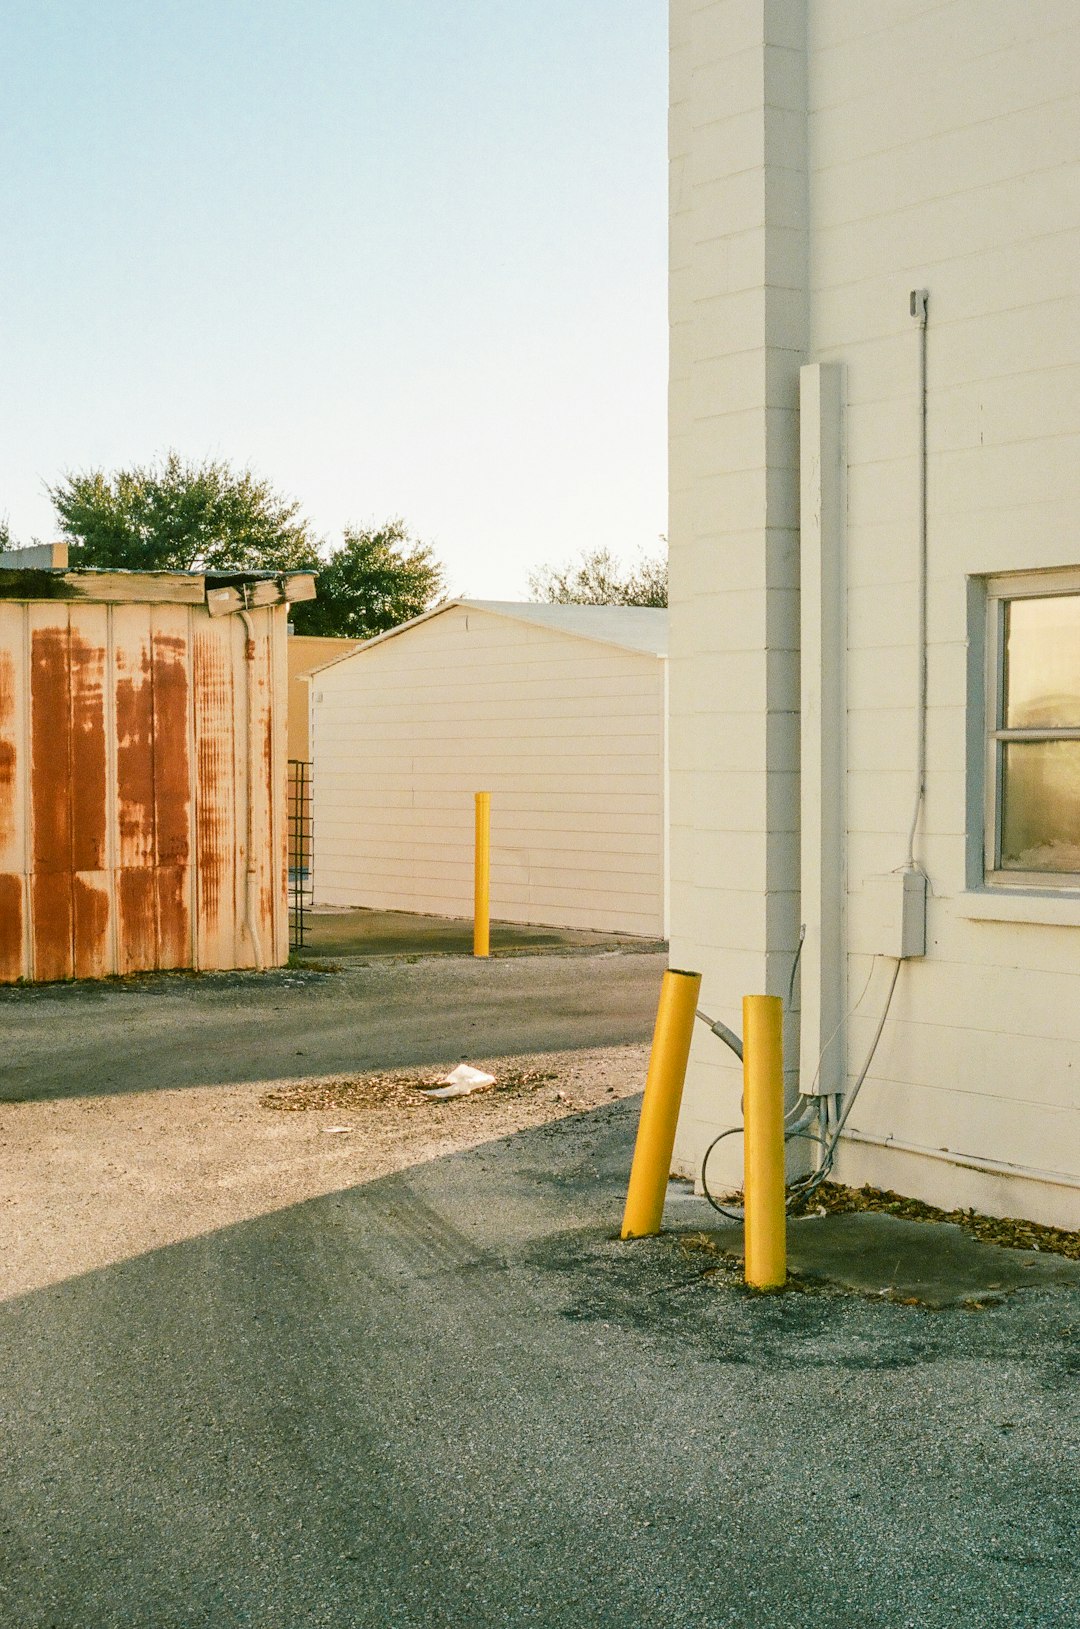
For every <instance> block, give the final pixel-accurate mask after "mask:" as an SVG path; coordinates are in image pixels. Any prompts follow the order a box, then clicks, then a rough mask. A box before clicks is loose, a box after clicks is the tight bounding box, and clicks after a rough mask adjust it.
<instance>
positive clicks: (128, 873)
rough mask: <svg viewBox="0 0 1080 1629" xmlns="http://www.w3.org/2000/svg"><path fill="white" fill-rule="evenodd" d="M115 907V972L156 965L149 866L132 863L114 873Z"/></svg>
mask: <svg viewBox="0 0 1080 1629" xmlns="http://www.w3.org/2000/svg"><path fill="white" fill-rule="evenodd" d="M116 907H117V924H118V928H119V932H118V934H117V938H118V941H119V946H120V951H119V956H118V958H117V960H118V962H119V966H118V968H117V972H118V973H135V972H138V971H139V970H140V969H141V968H150V967H156V966H157V922H156V911H155V901H154V868H153V866H133V867H129V868H128V869H126V870H123V871H118V872H117V873H116Z"/></svg>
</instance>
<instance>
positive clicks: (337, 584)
mask: <svg viewBox="0 0 1080 1629" xmlns="http://www.w3.org/2000/svg"><path fill="white" fill-rule="evenodd" d="M444 586H445V585H444V576H443V568H442V566H441V565H440V563H439V562H438V560H436V558H435V556H434V554H433V553H432V551H431V549H430V548H429V547H428V546H427V544H426V543H418V542H417V541H416V540H415V539H414V538H412V537H410V535H409V532H408V530H407V529H406V526H405V522H404V521H403V520H390V521H387V522H386V524H385V525H384V526H379V527H375V528H372V529H370V530H360V529H358V528H354V527H347V528H346V530H345V534H344V541H343V542H342V545H341V547H340V548H339V549H335V550H334V551H333V552H332V553H331V555H330V556H329V558H328V559H327V561H326V563H325V564H324V565H322V566H321V567H320V574H319V583H318V598H317V599H314V600H308V601H306V602H304V603H303V604H299V605H294V606H293V609H292V617H293V625H294V627H295V628H296V631H297V633H306V634H347V635H349V637H350V638H353V639H370V638H371V637H372V635H373V634H377V633H385V632H386V630H387V629H388V628H396V627H397V625H398V623H400V622H407V621H408V620H409V618H410V617H418V616H419V615H420V614H421V612H422V611H426V610H427V609H428V607H429V606H431V605H433V604H434V603H435V601H436V600H437V599H439V598H440V596H441V595H442V593H443V589H444Z"/></svg>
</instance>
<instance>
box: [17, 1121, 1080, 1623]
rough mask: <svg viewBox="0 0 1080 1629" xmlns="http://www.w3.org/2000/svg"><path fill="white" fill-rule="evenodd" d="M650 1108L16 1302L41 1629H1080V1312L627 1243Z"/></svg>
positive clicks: (26, 1516)
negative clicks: (780, 1278)
mask: <svg viewBox="0 0 1080 1629" xmlns="http://www.w3.org/2000/svg"><path fill="white" fill-rule="evenodd" d="M634 1122H635V1104H634V1102H633V1101H632V1100H630V1101H624V1102H620V1103H613V1104H611V1105H610V1106H606V1107H603V1108H600V1109H598V1110H595V1111H593V1112H591V1113H589V1114H587V1115H581V1116H577V1117H573V1118H570V1119H566V1120H563V1121H560V1122H558V1123H555V1124H552V1125H549V1126H543V1127H540V1128H535V1129H532V1130H529V1131H525V1132H522V1133H520V1134H518V1135H516V1136H513V1137H510V1138H507V1139H505V1140H503V1141H500V1142H496V1143H489V1144H486V1145H484V1146H482V1147H480V1148H477V1149H473V1150H472V1151H470V1152H467V1153H458V1154H454V1155H452V1156H450V1157H448V1158H445V1159H440V1160H434V1161H431V1162H429V1163H427V1164H424V1165H417V1166H414V1167H411V1168H410V1169H408V1170H405V1171H402V1172H399V1173H397V1174H396V1175H394V1176H392V1177H388V1178H384V1179H380V1180H378V1181H375V1182H371V1183H368V1184H365V1185H363V1186H358V1187H355V1188H351V1189H348V1190H346V1191H344V1192H339V1193H333V1194H329V1195H325V1196H323V1197H320V1198H318V1199H315V1200H311V1201H308V1202H306V1203H303V1204H298V1205H295V1206H293V1207H291V1208H289V1209H286V1210H282V1211H278V1212H276V1213H273V1214H270V1215H264V1216H260V1217H259V1218H257V1219H256V1220H253V1221H248V1222H244V1223H242V1224H240V1225H237V1226H234V1227H228V1228H223V1229H220V1230H218V1231H215V1232H212V1233H209V1234H206V1235H204V1236H201V1237H197V1238H193V1239H189V1240H186V1241H184V1242H183V1243H181V1244H177V1245H174V1246H170V1247H168V1248H165V1249H161V1250H157V1251H153V1252H151V1253H148V1254H144V1255H140V1256H138V1257H136V1258H134V1259H131V1260H127V1261H122V1262H119V1263H117V1264H115V1265H111V1266H109V1267H108V1268H105V1269H102V1270H100V1271H95V1272H91V1273H87V1274H85V1275H84V1276H82V1277H78V1278H73V1279H69V1280H67V1281H66V1282H63V1283H60V1284H56V1285H52V1286H50V1287H48V1288H47V1289H43V1290H39V1291H36V1292H34V1293H31V1294H27V1295H24V1296H22V1297H20V1298H18V1299H14V1300H11V1301H9V1302H7V1303H6V1304H5V1305H4V1306H3V1307H2V1308H0V1429H2V1432H3V1441H4V1444H5V1450H4V1454H3V1458H2V1461H0V1510H2V1517H0V1524H2V1527H3V1535H2V1536H3V1544H4V1552H5V1555H4V1562H3V1567H2V1570H0V1622H3V1623H4V1624H5V1626H8V1625H10V1626H11V1629H23V1626H26V1629H31V1626H33V1629H39V1626H40V1629H45V1626H47V1629H114V1626H115V1629H121V1626H122V1629H138V1626H146V1629H202V1626H206V1629H231V1626H234V1625H245V1626H246V1625H252V1626H257V1629H307V1626H315V1625H320V1626H333V1629H367V1626H372V1629H375V1626H377V1629H413V1626H416V1629H420V1626H423V1629H429V1626H437V1625H447V1626H454V1629H488V1626H491V1629H495V1626H499V1629H515V1626H518V1625H542V1626H546V1629H562V1626H566V1629H571V1626H573V1629H582V1626H594V1625H595V1626H597V1629H600V1626H603V1629H641V1626H643V1625H646V1624H658V1625H663V1626H665V1629H680V1626H695V1629H697V1626H701V1629H704V1626H705V1625H708V1626H710V1629H811V1626H813V1629H909V1626H910V1629H939V1626H940V1629H944V1626H946V1625H948V1626H949V1629H965V1626H972V1629H1005V1626H1009V1629H1066V1626H1069V1629H1072V1626H1074V1625H1075V1623H1076V1602H1077V1599H1078V1583H1080V1578H1078V1572H1077V1550H1076V1533H1077V1530H1078V1521H1080V1502H1078V1494H1077V1474H1076V1473H1077V1467H1078V1464H1080V1421H1078V1409H1077V1385H1078V1379H1077V1376H1078V1361H1077V1329H1078V1325H1080V1292H1078V1291H1077V1290H1075V1289H1072V1288H1068V1287H1064V1286H1063V1287H1056V1288H1053V1289H1049V1288H1046V1289H1039V1290H1024V1291H1021V1292H1018V1293H1016V1294H1014V1295H1012V1296H1010V1297H1008V1298H1007V1299H1006V1300H1005V1301H1004V1302H1002V1303H1001V1304H1000V1305H995V1306H991V1307H987V1308H986V1309H985V1310H983V1311H978V1312H975V1311H966V1310H960V1309H947V1310H944V1311H939V1312H933V1311H929V1310H927V1309H925V1308H921V1307H911V1306H904V1305H897V1304H892V1303H889V1302H886V1301H882V1300H880V1299H874V1300H871V1299H867V1298H866V1297H863V1296H859V1295H855V1294H851V1293H838V1292H829V1291H818V1292H812V1293H808V1292H805V1291H798V1290H795V1291H790V1292H787V1293H784V1294H779V1295H770V1296H753V1295H750V1294H748V1293H747V1292H746V1291H744V1290H743V1289H742V1288H741V1287H740V1285H739V1283H738V1281H737V1279H736V1278H735V1277H734V1276H733V1274H732V1270H731V1269H729V1268H726V1267H724V1266H722V1265H718V1260H717V1257H716V1256H715V1254H713V1253H711V1252H709V1251H708V1250H706V1249H704V1248H702V1247H701V1246H700V1245H699V1244H698V1243H696V1242H695V1239H694V1235H693V1232H692V1231H682V1232H679V1231H675V1232H672V1233H670V1234H667V1235H665V1236H663V1237H661V1238H660V1239H657V1240H654V1241H639V1242H637V1243H633V1244H622V1243H620V1242H619V1241H618V1240H617V1239H616V1238H615V1237H614V1235H615V1233H616V1231H617V1227H618V1220H619V1213H620V1206H621V1198H622V1194H623V1191H624V1187H625V1177H626V1170H627V1163H628V1158H629V1151H630V1145H631V1141H632V1135H633V1128H634Z"/></svg>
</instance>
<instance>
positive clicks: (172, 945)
mask: <svg viewBox="0 0 1080 1629" xmlns="http://www.w3.org/2000/svg"><path fill="white" fill-rule="evenodd" d="M188 888H189V877H188V871H187V868H186V867H185V866H181V865H162V866H158V868H157V869H156V871H155V872H154V893H155V903H156V906H157V922H158V943H157V965H158V966H159V967H187V966H189V965H190V962H191V913H190V910H189V907H188Z"/></svg>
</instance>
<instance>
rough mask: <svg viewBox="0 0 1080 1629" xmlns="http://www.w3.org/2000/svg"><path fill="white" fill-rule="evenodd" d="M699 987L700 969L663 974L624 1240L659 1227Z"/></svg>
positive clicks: (645, 1233)
mask: <svg viewBox="0 0 1080 1629" xmlns="http://www.w3.org/2000/svg"><path fill="white" fill-rule="evenodd" d="M700 989H701V974H700V973H681V972H677V971H676V970H675V969H670V970H669V971H668V972H666V973H665V974H664V982H663V984H662V985H661V987H660V1004H659V1006H658V1008H657V1011H656V1028H655V1029H654V1030H653V1042H652V1052H651V1053H650V1056H649V1073H648V1076H647V1077H646V1080H645V1096H644V1098H643V1099H642V1103H641V1118H640V1120H639V1121H638V1131H637V1141H636V1142H635V1144H634V1159H633V1163H632V1165H631V1167H630V1183H629V1186H628V1188H627V1190H626V1209H625V1210H624V1211H623V1224H622V1237H623V1238H624V1239H642V1238H644V1237H645V1236H646V1235H647V1234H649V1233H659V1231H660V1222H661V1218H662V1217H663V1214H664V1195H665V1194H666V1193H667V1185H668V1177H669V1176H670V1174H671V1152H672V1149H673V1148H674V1147H675V1127H676V1124H677V1123H678V1119H679V1105H680V1104H681V1102H682V1092H683V1081H684V1080H685V1079H686V1064H687V1060H688V1058H689V1057H690V1040H691V1036H692V1035H693V1031H694V1013H695V1012H696V1010H697V1002H698V991H699V990H700Z"/></svg>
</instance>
